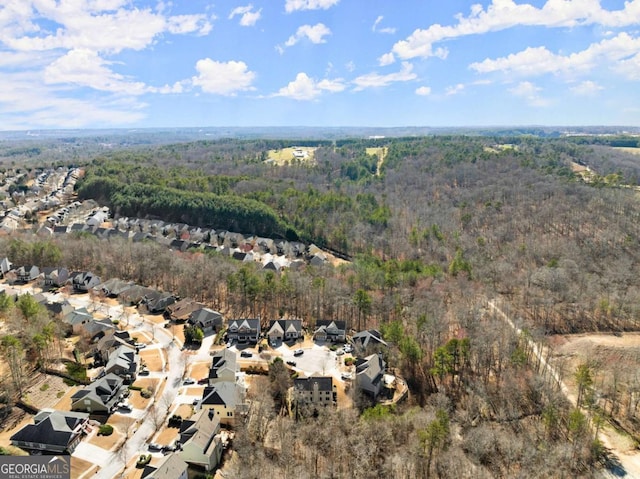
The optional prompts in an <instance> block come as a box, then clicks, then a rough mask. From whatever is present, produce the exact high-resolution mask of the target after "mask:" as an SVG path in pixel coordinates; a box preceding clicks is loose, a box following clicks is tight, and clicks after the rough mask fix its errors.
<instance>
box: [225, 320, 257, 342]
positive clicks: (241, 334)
mask: <svg viewBox="0 0 640 479" xmlns="http://www.w3.org/2000/svg"><path fill="white" fill-rule="evenodd" d="M227 337H228V340H229V341H230V342H236V343H254V344H257V342H258V340H259V339H260V319H234V320H232V321H230V322H229V327H228V328H227Z"/></svg>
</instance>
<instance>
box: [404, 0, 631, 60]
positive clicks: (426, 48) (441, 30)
mask: <svg viewBox="0 0 640 479" xmlns="http://www.w3.org/2000/svg"><path fill="white" fill-rule="evenodd" d="M456 19H457V24H455V25H452V26H443V25H440V24H433V25H431V26H430V27H429V28H427V29H418V30H416V31H414V32H413V33H412V34H411V35H409V36H408V37H407V38H406V39H405V40H402V41H399V42H397V43H396V44H395V45H394V46H393V48H392V52H393V53H394V54H395V55H396V56H398V57H399V58H402V59H410V58H416V57H422V58H427V57H432V56H436V57H441V58H442V57H443V55H444V56H446V50H445V49H443V48H438V47H436V46H435V44H437V43H439V42H441V41H443V40H448V39H454V38H458V37H462V36H467V35H478V34H483V33H487V32H491V31H500V30H505V29H509V28H513V27H516V26H542V27H556V28H558V27H575V26H579V25H602V26H607V27H623V26H629V25H636V24H638V23H640V1H639V0H630V1H627V2H625V5H624V8H623V9H621V10H616V11H608V10H605V9H603V8H602V7H601V6H600V1H599V0H547V2H546V3H545V4H544V5H543V6H542V8H537V7H534V6H532V5H530V4H526V3H522V4H516V3H515V2H514V1H513V0H493V1H492V2H491V4H490V5H488V6H487V7H486V9H485V8H483V7H482V6H481V5H479V4H474V5H473V6H472V7H471V12H470V14H469V16H466V17H465V16H463V15H462V14H459V15H457V16H456Z"/></svg>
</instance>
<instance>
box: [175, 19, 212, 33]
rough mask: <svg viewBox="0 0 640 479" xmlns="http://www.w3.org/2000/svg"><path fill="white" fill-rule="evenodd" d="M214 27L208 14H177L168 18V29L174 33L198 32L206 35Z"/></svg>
mask: <svg viewBox="0 0 640 479" xmlns="http://www.w3.org/2000/svg"><path fill="white" fill-rule="evenodd" d="M212 28H213V26H212V25H211V23H210V22H209V19H208V18H207V16H206V15H175V16H173V17H168V18H167V30H168V31H169V33H173V34H174V35H179V34H185V33H196V34H197V35H201V36H204V35H208V34H209V32H211V29H212Z"/></svg>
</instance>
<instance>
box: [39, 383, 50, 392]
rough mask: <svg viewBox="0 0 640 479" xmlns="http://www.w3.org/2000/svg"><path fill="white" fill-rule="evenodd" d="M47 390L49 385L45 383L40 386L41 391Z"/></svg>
mask: <svg viewBox="0 0 640 479" xmlns="http://www.w3.org/2000/svg"><path fill="white" fill-rule="evenodd" d="M47 389H49V383H44V384H43V385H42V386H40V391H42V392H45V391H46V390H47Z"/></svg>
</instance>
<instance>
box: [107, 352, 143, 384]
mask: <svg viewBox="0 0 640 479" xmlns="http://www.w3.org/2000/svg"><path fill="white" fill-rule="evenodd" d="M139 366H140V356H139V355H138V353H137V351H136V350H135V349H134V348H131V346H130V345H128V344H126V345H125V344H121V345H120V346H118V347H117V348H116V349H114V350H113V351H112V352H111V354H109V360H108V361H107V364H106V366H105V367H104V370H105V372H106V373H107V374H116V375H118V376H120V377H121V378H122V379H124V381H125V382H126V383H127V384H129V383H132V382H133V381H135V379H136V376H137V374H138V367H139Z"/></svg>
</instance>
